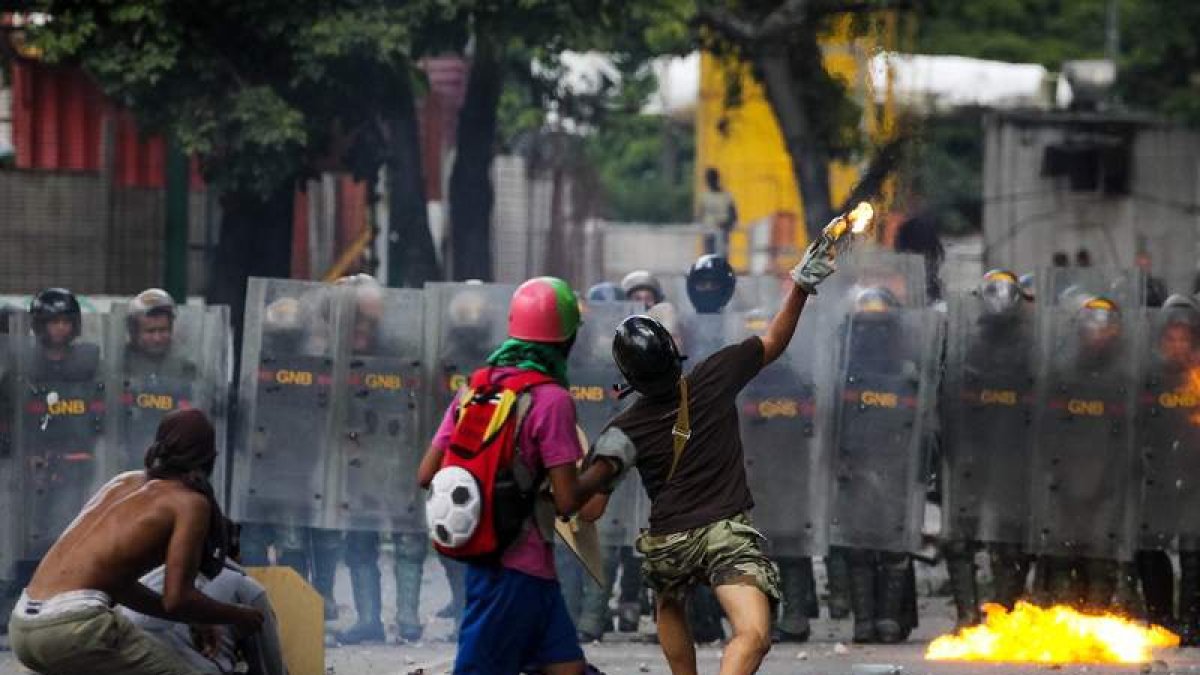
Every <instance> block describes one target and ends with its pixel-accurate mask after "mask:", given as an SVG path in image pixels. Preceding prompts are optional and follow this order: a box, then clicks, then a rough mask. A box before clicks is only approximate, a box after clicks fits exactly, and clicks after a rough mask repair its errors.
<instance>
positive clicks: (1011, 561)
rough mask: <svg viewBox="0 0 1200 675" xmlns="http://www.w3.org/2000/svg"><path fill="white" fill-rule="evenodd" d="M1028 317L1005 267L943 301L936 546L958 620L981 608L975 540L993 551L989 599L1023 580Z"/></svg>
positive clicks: (1001, 598) (1003, 599)
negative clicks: (945, 330)
mask: <svg viewBox="0 0 1200 675" xmlns="http://www.w3.org/2000/svg"><path fill="white" fill-rule="evenodd" d="M1032 319H1033V314H1032V312H1031V311H1030V309H1029V307H1028V302H1027V300H1026V299H1025V294H1024V292H1023V290H1022V288H1021V286H1020V283H1019V280H1018V279H1017V277H1016V275H1014V274H1013V273H1012V272H1009V271H1008V270H992V271H990V272H988V273H986V274H985V275H984V276H983V279H982V280H981V282H980V284H979V287H978V289H976V291H975V292H974V293H970V294H961V295H955V296H953V297H952V298H951V303H950V306H949V320H950V334H949V336H948V339H947V343H948V348H947V357H946V375H945V382H944V384H943V388H942V394H943V396H942V401H941V415H942V431H943V433H942V436H941V438H942V441H943V442H942V444H941V447H942V451H943V462H944V469H945V470H944V471H943V472H942V474H941V479H942V482H943V484H944V488H943V490H942V494H943V504H942V505H943V511H942V514H943V520H944V525H943V533H942V534H943V541H942V552H943V555H944V556H945V558H946V567H947V571H948V572H949V574H950V589H951V593H952V595H953V597H954V603H955V609H956V611H957V615H958V624H957V627H958V628H960V629H961V628H964V627H966V626H970V625H974V624H976V623H978V622H979V620H980V618H981V617H980V613H979V606H980V603H979V591H978V585H977V581H976V578H975V571H976V570H975V554H976V552H977V551H978V550H979V548H980V547H981V545H982V544H986V547H987V549H988V551H989V553H990V555H991V568H992V573H993V576H994V579H995V601H996V602H997V603H999V604H1001V605H1004V606H1006V607H1009V608H1011V607H1012V606H1013V603H1015V601H1016V600H1017V599H1018V598H1019V597H1020V596H1021V595H1022V593H1023V592H1024V590H1025V579H1026V577H1027V575H1028V572H1029V565H1030V560H1029V557H1028V555H1026V554H1025V553H1024V550H1023V549H1024V542H1025V540H1026V537H1027V532H1026V527H1025V522H1026V518H1025V511H1024V508H1023V506H1024V503H1025V501H1026V497H1025V493H1024V491H1025V487H1026V485H1027V484H1028V472H1029V459H1028V448H1029V445H1030V443H1031V440H1032V439H1031V435H1030V432H1031V418H1030V413H1031V411H1030V410H1029V399H1030V396H1031V393H1032V385H1033V382H1034V373H1033V366H1034V364H1033V356H1034V350H1033V337H1034V331H1033V321H1032Z"/></svg>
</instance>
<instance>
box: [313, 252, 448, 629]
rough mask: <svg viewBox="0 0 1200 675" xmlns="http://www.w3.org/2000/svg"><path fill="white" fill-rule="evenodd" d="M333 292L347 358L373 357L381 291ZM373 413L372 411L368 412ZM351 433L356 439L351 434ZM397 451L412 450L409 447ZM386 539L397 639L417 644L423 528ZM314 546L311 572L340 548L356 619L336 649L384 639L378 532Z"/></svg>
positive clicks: (369, 281)
mask: <svg viewBox="0 0 1200 675" xmlns="http://www.w3.org/2000/svg"><path fill="white" fill-rule="evenodd" d="M339 287H340V288H345V289H347V290H349V291H350V292H351V293H352V296H353V313H354V320H353V325H352V326H351V335H350V345H349V352H350V355H351V356H352V357H354V358H355V360H356V361H358V360H365V357H371V356H376V355H377V354H378V353H379V352H380V349H381V345H380V344H379V341H380V323H381V321H382V319H383V313H384V310H385V307H384V296H383V293H384V291H383V287H382V286H380V284H379V282H378V281H376V280H375V278H374V277H371V276H369V275H366V274H358V275H354V276H349V277H343V278H341V279H338V280H337V282H336V283H335V286H334V290H335V291H336V290H338V288H339ZM335 297H336V296H331V297H330V300H331V301H333V300H334V298H335ZM327 308H328V309H329V311H332V306H331V305H327ZM356 398H361V397H356ZM376 414H377V413H375V412H373V411H372V412H369V413H368V415H376ZM364 422H367V421H366V420H364ZM355 434H356V436H358V433H357V432H355ZM366 442H368V441H367V440H366V439H360V440H359V443H360V444H361V443H366ZM398 450H399V451H407V452H413V451H414V449H413V448H401V449H398ZM391 534H392V543H393V546H394V547H395V566H394V570H395V576H396V607H397V624H398V627H399V631H400V639H402V640H406V641H412V640H418V639H420V637H421V634H422V632H423V631H422V626H421V620H420V614H419V602H420V590H421V577H422V572H423V569H424V565H425V558H426V555H427V552H428V549H429V544H428V540H427V537H426V534H425V532H424V531H423V529H419V528H416V527H413V528H409V529H407V530H405V531H393V532H392V533H391ZM314 541H315V542H316V547H315V550H314V557H315V558H316V559H317V560H316V561H315V562H316V565H315V567H317V568H318V569H330V568H336V560H337V557H338V554H339V553H341V552H343V548H342V547H343V546H344V557H345V561H346V567H347V568H348V569H349V571H350V583H351V589H352V592H353V597H354V608H355V614H356V620H355V623H354V624H353V625H352V626H351V627H350V628H348V629H346V630H344V631H342V632H340V633H338V635H337V638H338V641H339V642H340V643H342V644H359V643H362V642H368V641H381V640H383V639H384V638H385V635H384V629H383V622H382V617H381V612H382V585H381V580H380V570H379V551H380V532H379V531H375V530H368V529H355V530H350V531H348V532H346V533H345V534H344V535H343V534H342V533H341V532H337V531H330V530H322V531H318V532H316V533H314ZM322 558H325V560H322ZM330 559H331V560H330Z"/></svg>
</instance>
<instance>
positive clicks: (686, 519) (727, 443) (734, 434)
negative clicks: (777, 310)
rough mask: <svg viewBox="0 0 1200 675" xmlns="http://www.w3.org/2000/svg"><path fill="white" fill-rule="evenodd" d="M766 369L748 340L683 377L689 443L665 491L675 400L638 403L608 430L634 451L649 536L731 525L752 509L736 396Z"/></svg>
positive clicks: (756, 344) (757, 346) (759, 347)
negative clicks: (724, 521)
mask: <svg viewBox="0 0 1200 675" xmlns="http://www.w3.org/2000/svg"><path fill="white" fill-rule="evenodd" d="M762 366H763V344H762V340H760V339H759V338H757V337H751V338H748V339H747V340H745V341H743V342H740V343H738V344H736V345H730V346H728V347H725V348H724V349H722V350H720V351H718V352H716V353H714V354H713V355H712V356H709V357H708V358H707V359H705V360H703V361H701V362H700V363H699V364H698V365H697V366H696V367H695V368H693V369H692V372H691V373H689V374H688V376H687V380H688V399H689V402H690V403H689V406H688V413H689V415H690V417H691V427H692V437H691V439H690V440H688V442H687V445H686V446H685V447H684V449H683V455H682V456H681V457H680V459H679V466H678V467H677V468H676V470H675V475H674V476H673V477H672V478H671V481H670V483H669V484H666V485H664V483H666V482H667V481H666V479H667V473H668V472H670V470H671V460H672V458H673V457H674V454H675V450H674V443H673V440H672V439H673V437H672V434H671V429H672V428H673V427H674V425H675V418H676V416H677V415H678V413H679V397H678V395H676V396H674V397H672V398H670V399H659V400H650V399H646V398H639V399H638V400H636V401H635V402H634V403H633V405H631V406H630V407H629V408H628V409H627V410H626V411H624V412H623V413H621V414H620V415H618V416H617V417H616V418H615V419H614V420H613V421H612V422H611V424H610V426H614V427H617V428H618V429H620V430H621V431H622V432H624V434H625V435H626V436H628V437H629V440H630V441H632V443H633V445H634V447H635V448H637V468H638V473H640V474H641V477H642V485H643V486H645V488H646V494H647V495H649V496H650V502H651V507H650V533H651V534H656V535H657V534H670V533H672V532H682V531H684V530H690V529H693V528H697V527H701V526H704V525H708V524H709V523H712V522H715V521H717V520H720V519H722V518H729V517H730V516H734V515H736V514H738V513H741V512H743V511H748V510H749V509H750V508H751V507H753V506H754V499H753V497H751V496H750V489H749V488H748V487H747V486H746V468H745V465H744V464H743V463H742V439H741V435H740V434H739V432H738V411H737V405H736V400H737V395H738V392H739V391H741V390H742V387H744V386H746V383H747V382H749V381H750V380H751V379H753V377H754V376H755V375H757V374H758V371H759V370H762Z"/></svg>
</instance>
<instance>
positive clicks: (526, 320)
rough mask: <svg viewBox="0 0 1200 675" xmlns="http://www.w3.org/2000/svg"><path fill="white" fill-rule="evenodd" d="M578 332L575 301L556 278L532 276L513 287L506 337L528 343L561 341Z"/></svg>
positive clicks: (566, 288)
mask: <svg viewBox="0 0 1200 675" xmlns="http://www.w3.org/2000/svg"><path fill="white" fill-rule="evenodd" d="M577 330H579V301H578V299H576V297H575V291H573V290H571V285H570V284H568V283H567V282H565V281H563V280H562V279H559V278H557V277H536V278H534V279H530V280H529V281H526V282H525V283H523V284H521V285H520V286H518V287H517V290H516V291H514V292H513V296H512V302H511V303H510V304H509V306H508V336H509V337H511V338H516V339H518V340H528V341H530V342H564V341H566V340H569V339H571V337H572V336H574V335H575V331H577Z"/></svg>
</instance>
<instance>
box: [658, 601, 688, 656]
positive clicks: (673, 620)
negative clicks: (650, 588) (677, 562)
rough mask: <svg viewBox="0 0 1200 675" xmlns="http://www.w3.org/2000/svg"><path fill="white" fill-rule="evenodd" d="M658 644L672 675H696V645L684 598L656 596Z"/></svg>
mask: <svg viewBox="0 0 1200 675" xmlns="http://www.w3.org/2000/svg"><path fill="white" fill-rule="evenodd" d="M656 600H657V605H658V618H657V620H658V643H659V645H661V646H662V650H663V656H665V657H667V666H668V667H669V668H670V669H671V672H672V673H673V674H674V675H697V671H696V644H695V643H694V642H692V629H691V627H690V626H688V620H687V599H686V597H685V596H683V595H680V596H679V597H673V598H668V597H664V596H661V595H660V596H657V598H656Z"/></svg>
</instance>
